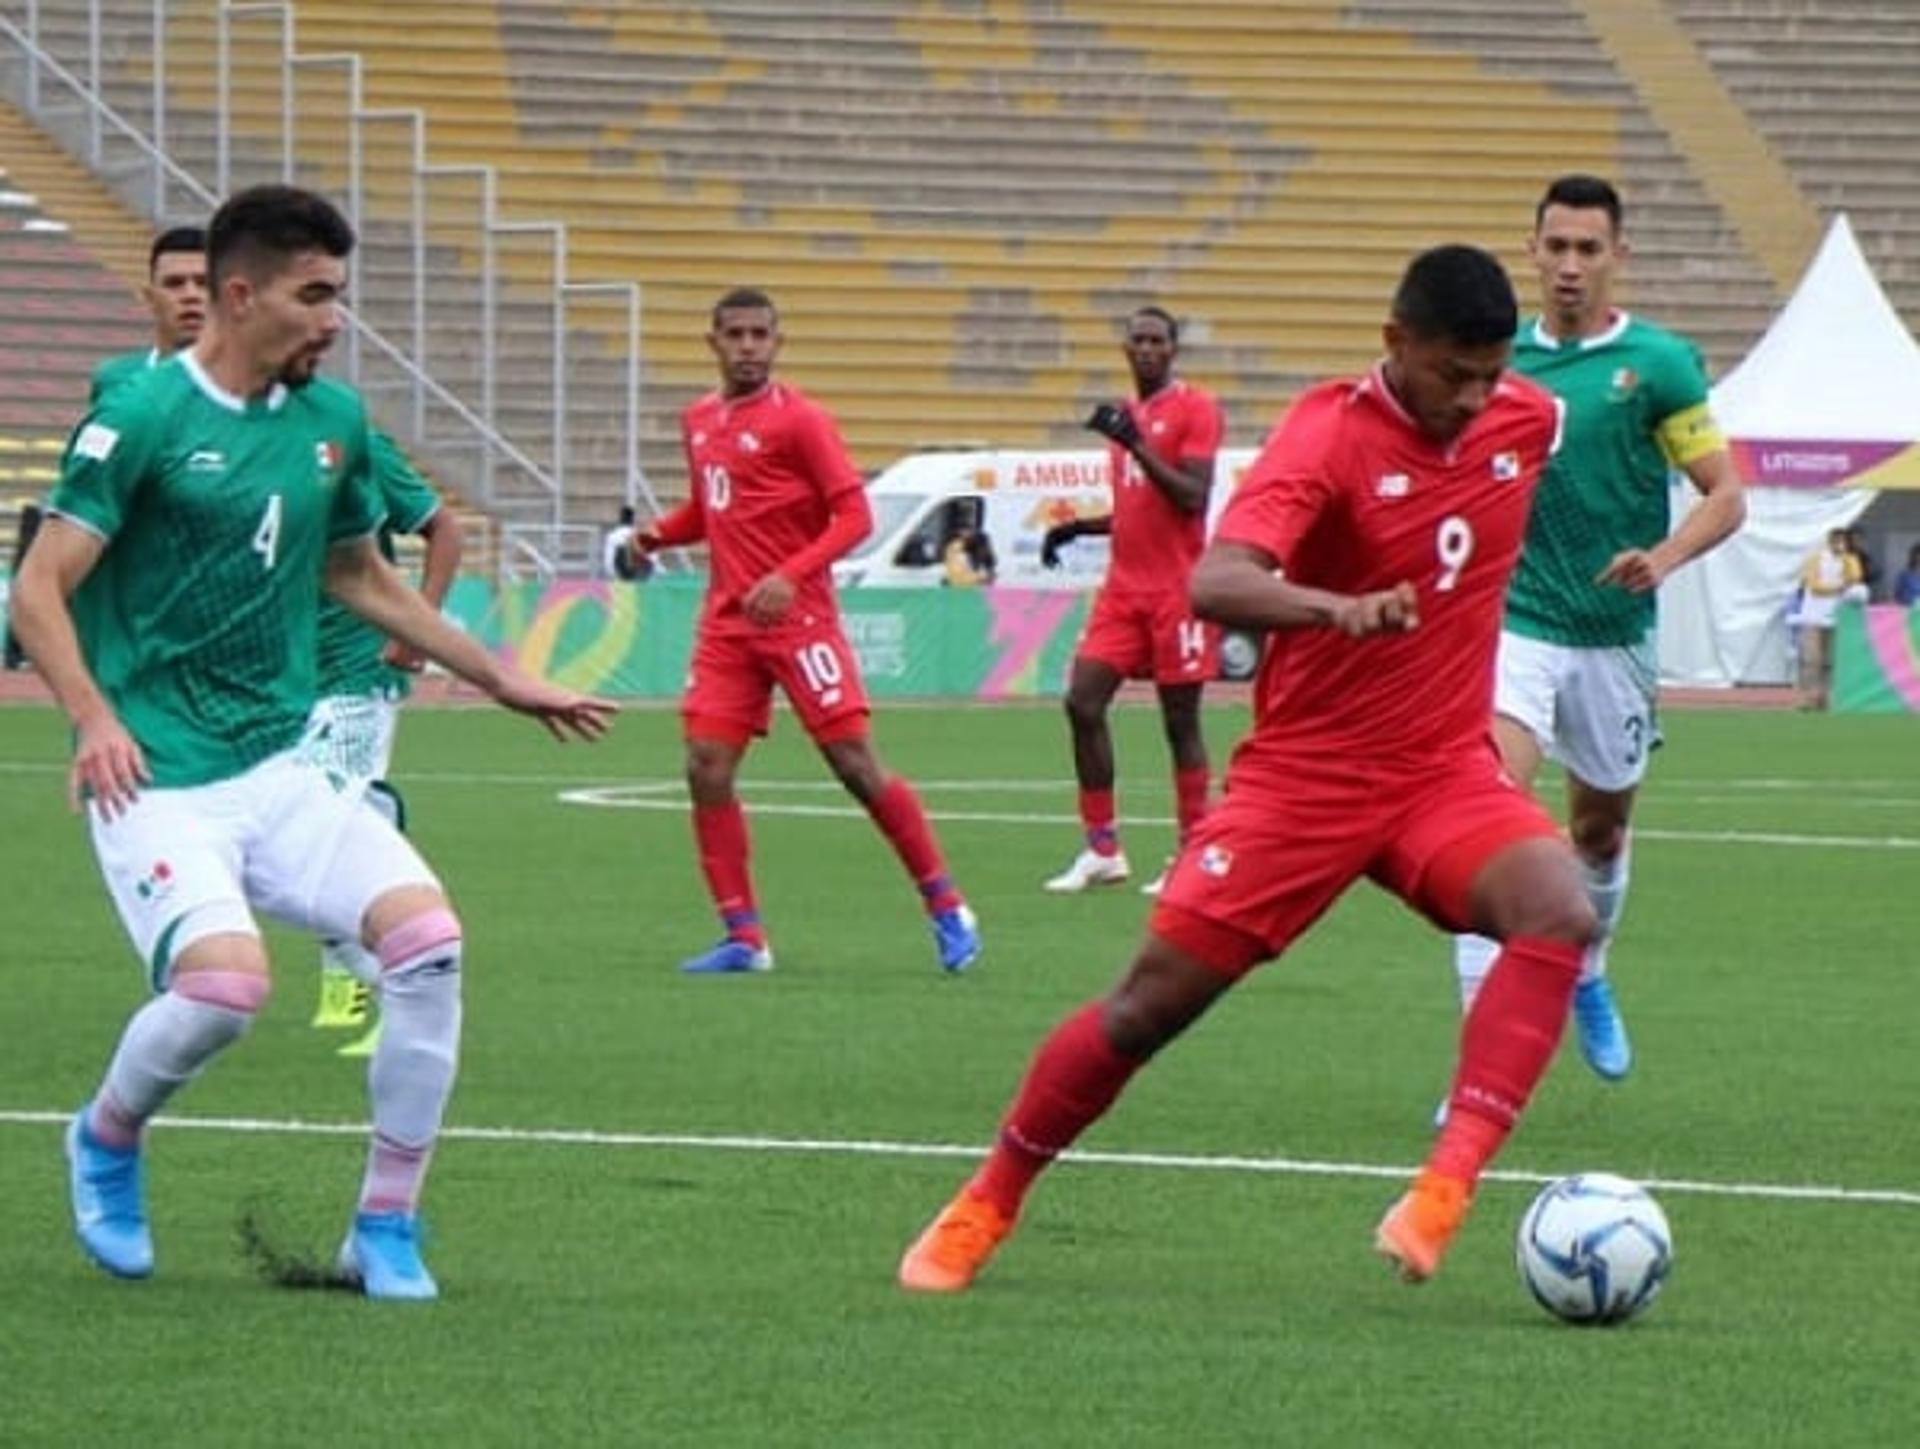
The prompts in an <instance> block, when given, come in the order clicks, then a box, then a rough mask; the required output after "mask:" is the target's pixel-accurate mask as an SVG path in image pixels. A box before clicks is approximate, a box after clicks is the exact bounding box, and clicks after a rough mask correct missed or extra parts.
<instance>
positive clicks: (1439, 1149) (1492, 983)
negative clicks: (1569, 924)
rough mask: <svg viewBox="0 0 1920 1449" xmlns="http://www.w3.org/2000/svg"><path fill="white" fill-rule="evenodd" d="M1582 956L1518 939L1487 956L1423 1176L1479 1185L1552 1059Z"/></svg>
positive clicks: (1563, 945)
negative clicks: (1489, 958) (1484, 975)
mask: <svg viewBox="0 0 1920 1449" xmlns="http://www.w3.org/2000/svg"><path fill="white" fill-rule="evenodd" d="M1582 954H1583V952H1582V951H1581V948H1580V947H1578V946H1575V945H1572V944H1570V943H1569V942H1565V941H1545V940H1540V939H1538V938H1528V937H1522V938H1516V939H1514V940H1510V941H1508V942H1507V943H1506V945H1505V946H1504V947H1503V948H1502V949H1501V951H1500V954H1499V955H1498V956H1497V957H1495V958H1494V962H1493V969H1492V970H1491V971H1489V972H1488V973H1487V979H1486V984H1485V985H1483V986H1482V987H1481V988H1480V994H1479V995H1478V996H1477V997H1475V998H1474V1002H1473V1010H1471V1011H1470V1012H1468V1013H1467V1020H1466V1024H1465V1026H1463V1027H1462V1028H1461V1031H1460V1070H1459V1072H1458V1073H1457V1074H1456V1075H1455V1077H1454V1079H1453V1095H1452V1096H1451V1097H1450V1098H1449V1099H1448V1110H1447V1125H1446V1126H1445V1127H1442V1128H1441V1129H1440V1136H1439V1139H1438V1140H1437V1141H1436V1142H1435V1143H1434V1144H1433V1152H1432V1153H1431V1154H1430V1155H1429V1156H1428V1158H1427V1169H1428V1171H1430V1172H1434V1173H1437V1174H1439V1175H1440V1176H1442V1177H1452V1178H1457V1179H1459V1180H1460V1181H1462V1182H1464V1183H1466V1184H1467V1185H1468V1186H1472V1185H1473V1184H1474V1183H1475V1182H1477V1181H1478V1180H1479V1178H1480V1174H1481V1172H1482V1171H1483V1170H1484V1169H1485V1168H1486V1165H1487V1163H1488V1162H1490V1161H1491V1160H1492V1159H1493V1155H1494V1153H1496V1152H1498V1151H1499V1150H1500V1144H1501V1143H1503V1142H1505V1141H1506V1140H1507V1134H1508V1133H1509V1132H1511V1131H1512V1130H1513V1124H1514V1123H1515V1122H1516V1121H1517V1120H1519V1117H1520V1114H1521V1112H1523V1111H1524V1110H1525V1109H1526V1105H1527V1099H1528V1098H1529V1097H1531V1096H1532V1095H1533V1089H1534V1086H1535V1085H1536V1084H1537V1083H1538V1082H1539V1080H1540V1078H1541V1075H1542V1074H1543V1073H1545V1071H1546V1070H1547V1063H1549V1062H1551V1061H1552V1060H1553V1050H1554V1048H1555V1047H1557V1046H1558V1045H1559V1044H1560V1033H1561V1031H1562V1029H1563V1028H1564V1027H1565V1026H1566V1024H1567V1008H1568V1007H1569V1006H1570V1005H1571V1004H1572V1001H1573V987H1574V983H1575V982H1576V981H1577V980H1578V979H1579V977H1580V957H1581V955H1582Z"/></svg>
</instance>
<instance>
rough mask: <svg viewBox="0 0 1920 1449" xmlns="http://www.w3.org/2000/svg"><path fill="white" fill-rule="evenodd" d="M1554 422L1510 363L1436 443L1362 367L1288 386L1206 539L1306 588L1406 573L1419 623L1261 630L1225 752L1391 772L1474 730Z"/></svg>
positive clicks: (1554, 441)
mask: <svg viewBox="0 0 1920 1449" xmlns="http://www.w3.org/2000/svg"><path fill="white" fill-rule="evenodd" d="M1560 415H1561V408H1560V404H1559V402H1558V401H1557V400H1556V399H1555V398H1554V397H1553V395H1552V394H1551V393H1548V392H1547V391H1545V390H1544V389H1542V388H1540V387H1537V386H1536V385H1534V384H1533V383H1530V382H1528V381H1526V380H1525V379H1524V378H1521V377H1518V376H1516V375H1515V374H1513V373H1508V374H1506V375H1505V376H1503V377H1502V378H1501V379H1500V381H1499V382H1498V383H1497V384H1496V385H1495V387H1494V391H1493V397H1492V399H1491V400H1490V401H1489V402H1488V404H1487V406H1486V408H1485V410H1484V411H1482V412H1481V413H1480V415H1479V416H1478V417H1476V418H1475V419H1474V420H1473V422H1471V423H1470V424H1468V426H1467V428H1466V429H1465V430H1464V431H1463V432H1462V433H1461V434H1460V435H1459V436H1458V437H1456V438H1455V439H1454V440H1453V441H1452V442H1451V443H1436V442H1434V441H1432V440H1431V439H1429V438H1428V437H1427V436H1426V435H1425V434H1424V433H1422V432H1421V431H1420V430H1419V428H1418V426H1417V425H1416V424H1415V423H1414V421H1413V419H1412V418H1411V417H1410V416H1409V415H1408V414H1407V412H1406V410H1405V409H1404V408H1402V407H1401V406H1400V403H1399V402H1398V400H1397V399H1395V397H1394V396H1393V394H1392V393H1391V392H1390V391H1389V390H1388V388H1387V385H1386V383H1385V381H1384V379H1383V378H1382V376H1381V374H1380V370H1379V369H1378V368H1376V369H1375V370H1374V371H1373V372H1372V373H1370V374H1369V375H1368V376H1366V377H1364V378H1360V379H1346V380H1343V381H1338V382H1328V383H1322V384H1320V385H1319V386H1317V387H1314V388H1312V389H1310V390H1309V391H1307V392H1306V393H1304V394H1303V395H1302V396H1301V397H1300V399H1299V400H1298V401H1297V402H1296V403H1295V404H1294V406H1293V408H1292V409H1291V411H1289V412H1288V414H1287V415H1286V417H1285V418H1283V419H1282V420H1281V422H1280V425H1279V427H1278V428H1276V429H1275V430H1274V433H1273V436H1272V437H1271V438H1270V439H1269V440H1268V442H1267V445H1266V446H1265V447H1264V448H1263V449H1261V451H1260V456H1259V457H1258V458H1257V459H1255V460H1254V464H1253V467H1252V469H1251V470H1250V471H1249V472H1248V474H1247V477H1246V479H1245V481H1244V482H1243V483H1242V484H1241V486H1240V489H1239V491H1238V492H1237V493H1236V494H1235V496H1234V499H1233V501H1232V503H1230V504H1229V505H1228V507H1227V510H1226V513H1225V515H1224V516H1223V517H1222V518H1221V520H1220V525H1219V527H1218V529H1217V530H1216V531H1215V537H1216V538H1217V539H1218V540H1220V541H1223V542H1232V543H1241V544H1247V545H1249V546H1251V547H1253V548H1257V549H1260V550H1261V551H1262V552H1264V553H1268V554H1271V555H1272V556H1273V557H1274V558H1276V559H1278V560H1279V561H1280V564H1281V566H1282V568H1283V569H1284V570H1285V572H1286V576H1287V578H1288V580H1289V581H1291V582H1293V583H1297V584H1301V585H1304V586H1307V587H1311V588H1321V589H1327V590H1329V591H1332V592H1335V593H1341V594H1361V593H1370V592H1374V591H1376V590H1381V589H1387V588H1391V587H1393V586H1394V585H1395V584H1398V583H1401V582H1403V581H1405V582H1409V583H1412V584H1413V585H1414V587H1415V588H1416V589H1417V590H1418V593H1419V626H1418V627H1417V628H1416V629H1414V630H1413V631H1412V632H1411V633H1407V634H1382V635H1376V636H1374V637H1372V638H1368V639H1349V638H1347V637H1346V636H1345V635H1343V634H1341V633H1339V632H1338V631H1337V630H1334V629H1278V630H1275V631H1274V632H1273V633H1272V634H1271V635H1269V636H1268V644H1267V652H1266V657H1265V659H1263V660H1262V661H1261V666H1260V674H1259V677H1258V679H1257V680H1256V682H1255V686H1254V729H1253V733H1252V735H1251V736H1249V737H1248V740H1247V742H1246V744H1245V745H1244V746H1243V747H1242V748H1243V750H1245V751H1246V752H1247V753H1249V754H1252V755H1260V754H1268V753H1271V754H1275V755H1278V756H1282V757H1285V758H1287V759H1289V760H1292V761H1298V760H1299V759H1300V758H1301V757H1304V756H1310V757H1312V758H1314V759H1317V760H1322V761H1338V760H1341V759H1345V760H1347V761H1349V762H1350V763H1352V764H1353V765H1355V766H1357V767H1358V768H1360V769H1362V770H1366V769H1368V768H1377V769H1383V770H1387V771H1392V770H1395V769H1396V768H1399V769H1404V768H1406V767H1409V766H1410V767H1413V768H1415V769H1419V768H1422V767H1424V766H1425V765H1426V764H1428V763H1429V762H1431V761H1432V760H1433V759H1434V758H1435V757H1436V756H1442V755H1446V754H1449V753H1451V752H1454V751H1456V750H1458V749H1460V748H1462V747H1463V746H1471V745H1472V744H1474V743H1475V742H1483V741H1485V740H1486V739H1487V738H1488V736H1489V733H1490V731H1491V728H1492V718H1493V670H1494V653H1495V648H1496V646H1497V644H1498V642H1499V637H1500V619H1501V612H1502V608H1503V605H1504V602H1505V598H1506V592H1507V578H1508V576H1509V575H1510V574H1511V573H1512V572H1513V567H1514V563H1515V561H1516V560H1517V559H1518V557H1519V552H1520V544H1521V540H1522V539H1523V537H1524V536H1525V533H1526V527H1527V512H1528V508H1529V506H1530V504H1531V503H1532V501H1533V490H1534V485H1535V484H1536V483H1537V482H1538V481H1539V477H1540V471H1541V469H1542V468H1543V467H1545V465H1546V462H1547V459H1548V458H1549V457H1550V456H1551V455H1552V453H1553V451H1554V449H1555V448H1557V447H1558V446H1559V436H1560Z"/></svg>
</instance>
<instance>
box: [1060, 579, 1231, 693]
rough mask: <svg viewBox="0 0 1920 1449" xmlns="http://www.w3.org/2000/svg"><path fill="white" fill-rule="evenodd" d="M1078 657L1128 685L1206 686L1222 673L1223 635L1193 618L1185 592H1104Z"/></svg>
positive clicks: (1095, 604)
mask: <svg viewBox="0 0 1920 1449" xmlns="http://www.w3.org/2000/svg"><path fill="white" fill-rule="evenodd" d="M1075 653H1076V655H1077V657H1079V658H1082V659H1094V660H1098V661H1099V662H1100V663H1102V664H1105V665H1109V666H1111V667H1112V668H1113V669H1114V670H1115V671H1116V672H1118V673H1120V674H1122V675H1124V676H1126V677H1127V678H1128V679H1151V680H1153V681H1154V682H1155V683H1156V684H1204V683H1205V682H1206V681H1207V680H1209V679H1213V678H1216V677H1217V676H1218V675H1219V673H1220V630H1219V629H1218V628H1217V627H1215V626H1214V625H1212V624H1209V623H1208V622H1207V621H1206V620H1204V619H1196V618H1194V616H1193V609H1192V606H1191V605H1189V604H1188V602H1187V596H1186V592H1185V590H1177V591H1175V592H1172V593H1161V594H1132V593H1128V594H1116V593H1115V592H1114V591H1113V590H1112V589H1102V590H1100V592H1099V593H1098V594H1096V595H1095V596H1094V600H1093V612H1092V613H1090V614H1089V615H1088V616H1087V627H1086V632H1085V633H1083V634H1082V635H1081V636H1080V647H1079V649H1077V650H1076V651H1075Z"/></svg>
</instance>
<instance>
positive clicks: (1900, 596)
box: [1893, 543, 1920, 609]
mask: <svg viewBox="0 0 1920 1449" xmlns="http://www.w3.org/2000/svg"><path fill="white" fill-rule="evenodd" d="M1893 601H1894V603H1896V604H1898V605H1900V606H1901V607H1902V608H1903V609H1911V608H1912V607H1913V606H1914V605H1915V604H1920V543H1916V544H1915V545H1914V546H1913V547H1912V548H1910V549H1908V550H1907V566H1906V567H1905V568H1903V569H1901V570H1900V572H1899V573H1897V574H1895V575H1894V576H1893Z"/></svg>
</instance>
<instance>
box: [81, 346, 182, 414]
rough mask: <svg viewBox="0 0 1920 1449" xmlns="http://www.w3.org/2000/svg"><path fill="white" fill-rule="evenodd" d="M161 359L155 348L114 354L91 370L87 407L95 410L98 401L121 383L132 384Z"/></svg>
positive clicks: (158, 351) (98, 403)
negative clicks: (91, 377) (91, 380)
mask: <svg viewBox="0 0 1920 1449" xmlns="http://www.w3.org/2000/svg"><path fill="white" fill-rule="evenodd" d="M162 360H163V359H162V358H161V356H160V350H159V349H158V348H157V347H142V348H139V349H137V350H136V351H133V352H116V353H115V354H114V355H113V356H112V357H109V358H106V359H105V360H104V361H102V362H100V363H99V364H98V365H97V366H95V368H94V369H93V382H92V384H91V386H90V387H89V388H88V390H87V406H88V407H89V408H97V407H99V406H100V399H101V398H103V397H105V396H106V395H107V394H108V393H110V392H112V391H113V390H114V389H115V388H116V387H119V386H120V385H121V384H122V383H125V382H132V381H133V380H134V379H135V378H137V377H145V376H146V375H147V373H149V372H150V371H152V370H153V369H154V368H155V367H157V366H159V365H160V363H161V361H162Z"/></svg>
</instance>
